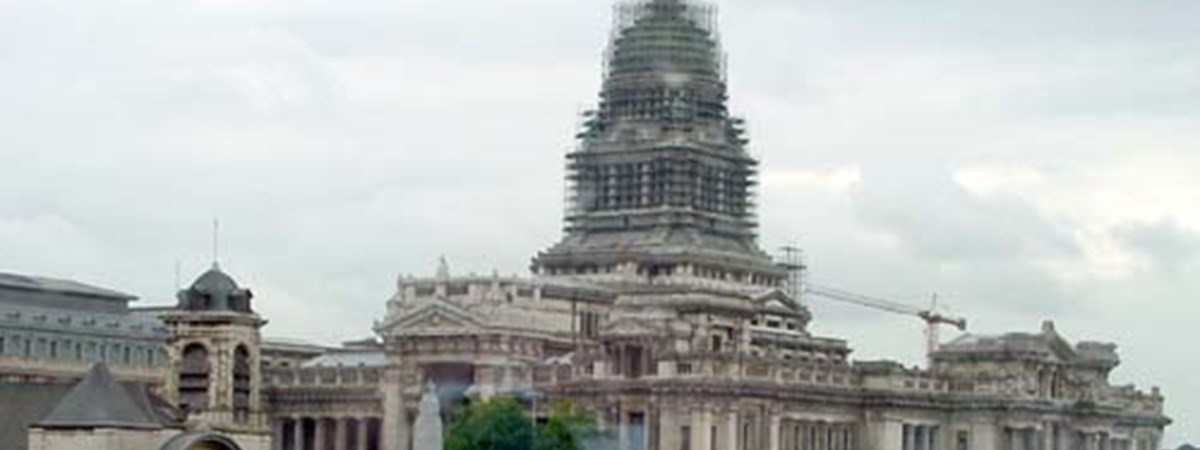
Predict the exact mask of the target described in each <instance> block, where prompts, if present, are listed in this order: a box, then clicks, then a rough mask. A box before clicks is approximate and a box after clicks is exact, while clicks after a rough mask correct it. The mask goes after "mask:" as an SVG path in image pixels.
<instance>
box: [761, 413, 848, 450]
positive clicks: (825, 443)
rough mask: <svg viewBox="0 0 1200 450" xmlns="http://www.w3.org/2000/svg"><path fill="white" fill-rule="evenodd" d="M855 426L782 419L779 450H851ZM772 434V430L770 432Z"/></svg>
mask: <svg viewBox="0 0 1200 450" xmlns="http://www.w3.org/2000/svg"><path fill="white" fill-rule="evenodd" d="M854 430H855V425H854V424H853V423H848V422H827V421H813V420H793V419H782V420H781V421H780V425H779V435H778V437H777V439H778V441H777V442H778V443H779V444H778V445H779V447H778V448H779V449H780V450H853V449H854V448H855V447H854ZM772 432H774V430H772Z"/></svg>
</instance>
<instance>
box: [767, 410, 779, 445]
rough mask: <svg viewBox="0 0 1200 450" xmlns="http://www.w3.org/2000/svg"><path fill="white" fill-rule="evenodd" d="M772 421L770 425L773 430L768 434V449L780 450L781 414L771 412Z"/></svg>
mask: <svg viewBox="0 0 1200 450" xmlns="http://www.w3.org/2000/svg"><path fill="white" fill-rule="evenodd" d="M770 421H771V422H770V423H771V426H770V430H771V431H770V432H769V433H770V436H767V449H768V450H780V449H779V415H778V414H771V419H770Z"/></svg>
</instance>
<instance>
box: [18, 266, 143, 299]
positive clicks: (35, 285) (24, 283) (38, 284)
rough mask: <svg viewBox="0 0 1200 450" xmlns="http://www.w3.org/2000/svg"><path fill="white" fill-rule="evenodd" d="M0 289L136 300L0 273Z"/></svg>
mask: <svg viewBox="0 0 1200 450" xmlns="http://www.w3.org/2000/svg"><path fill="white" fill-rule="evenodd" d="M0 287H6V288H15V289H22V290H30V291H43V292H57V293H63V294H73V295H83V296H88V297H98V298H106V299H113V300H126V301H129V300H134V299H136V298H137V297H134V296H133V295H130V294H126V293H123V292H118V291H114V290H112V289H106V288H102V287H97V286H92V285H89V284H83V283H80V282H78V281H72V280H62V279H58V278H48V277H41V276H33V275H18V274H15V273H2V272H0Z"/></svg>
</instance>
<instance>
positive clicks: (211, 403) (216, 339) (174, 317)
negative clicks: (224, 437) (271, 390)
mask: <svg viewBox="0 0 1200 450" xmlns="http://www.w3.org/2000/svg"><path fill="white" fill-rule="evenodd" d="M251 298H253V294H252V293H251V292H250V290H248V289H243V288H241V287H239V286H238V284H237V282H236V281H234V279H233V278H232V277H230V276H229V275H228V274H226V273H225V272H223V271H221V269H220V267H219V266H218V265H217V264H216V263H213V266H212V268H211V269H209V270H208V271H206V272H204V273H203V274H202V275H200V277H199V278H197V279H196V281H195V282H193V283H192V285H191V286H189V287H188V288H187V289H183V290H181V291H179V294H178V299H179V303H178V304H177V306H176V308H175V309H173V310H169V311H168V312H166V313H164V314H163V315H162V316H161V318H162V320H163V322H165V323H166V325H167V329H168V331H169V337H168V341H167V353H168V357H169V358H170V367H171V369H172V370H171V376H169V377H168V379H167V382H166V383H165V385H166V392H165V394H166V397H167V398H168V399H169V400H171V401H172V402H173V403H174V404H176V405H178V406H179V407H180V408H181V409H183V410H184V411H186V412H187V413H188V418H189V420H200V421H204V422H208V423H209V424H210V425H212V426H213V427H216V428H219V429H227V430H232V431H261V430H263V429H264V427H265V422H264V419H263V415H262V400H261V394H260V393H261V386H262V376H261V373H260V365H259V355H260V350H259V349H260V335H259V329H260V328H261V327H262V326H263V325H264V324H266V321H265V320H263V319H262V318H260V317H259V316H258V314H256V313H255V312H254V310H253V309H252V308H251V304H250V300H251Z"/></svg>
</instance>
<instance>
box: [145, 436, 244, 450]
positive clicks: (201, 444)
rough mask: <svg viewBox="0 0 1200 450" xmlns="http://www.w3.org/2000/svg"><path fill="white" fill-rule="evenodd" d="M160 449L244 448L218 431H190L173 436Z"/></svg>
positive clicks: (230, 449)
mask: <svg viewBox="0 0 1200 450" xmlns="http://www.w3.org/2000/svg"><path fill="white" fill-rule="evenodd" d="M159 450H242V447H240V446H238V445H237V442H234V441H233V439H230V438H228V437H226V436H222V435H219V434H216V433H210V432H188V433H183V434H180V435H177V436H175V437H173V438H171V439H170V440H168V441H167V442H166V443H165V444H163V445H162V447H159Z"/></svg>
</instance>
